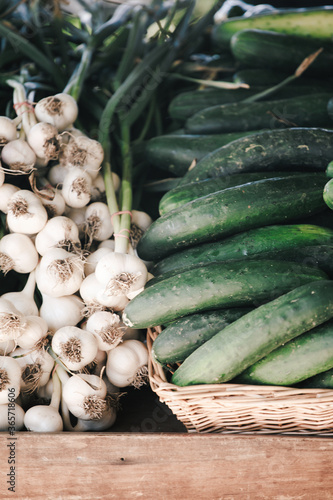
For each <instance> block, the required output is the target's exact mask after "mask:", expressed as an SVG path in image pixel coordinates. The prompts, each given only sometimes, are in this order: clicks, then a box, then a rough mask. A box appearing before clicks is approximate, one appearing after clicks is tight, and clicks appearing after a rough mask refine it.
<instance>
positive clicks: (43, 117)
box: [35, 93, 79, 132]
mask: <svg viewBox="0 0 333 500" xmlns="http://www.w3.org/2000/svg"><path fill="white" fill-rule="evenodd" d="M78 111H79V110H78V106H77V103H76V101H75V99H74V98H73V97H72V96H71V95H69V94H65V93H59V94H55V95H53V96H48V97H45V98H44V99H41V100H40V101H38V102H37V104H36V106H35V115H36V118H37V120H38V121H39V122H46V123H50V124H51V125H53V126H54V127H56V129H57V130H58V131H59V132H62V131H63V130H65V129H66V128H68V127H70V126H71V125H72V124H73V123H74V122H75V120H76V119H77V117H78Z"/></svg>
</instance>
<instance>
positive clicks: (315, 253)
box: [262, 244, 333, 279]
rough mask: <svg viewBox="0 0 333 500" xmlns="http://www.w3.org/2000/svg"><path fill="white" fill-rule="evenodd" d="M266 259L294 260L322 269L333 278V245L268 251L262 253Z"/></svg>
mask: <svg viewBox="0 0 333 500" xmlns="http://www.w3.org/2000/svg"><path fill="white" fill-rule="evenodd" d="M262 257H263V258H266V259H273V258H274V259H282V260H289V261H291V260H293V261H295V262H299V263H301V264H305V265H307V266H313V267H317V268H319V269H322V271H324V272H325V273H326V274H327V275H328V276H329V278H331V279H333V245H332V244H328V245H325V244H324V245H311V246H304V247H301V248H293V249H288V250H280V251H278V252H275V253H273V252H267V253H265V254H262Z"/></svg>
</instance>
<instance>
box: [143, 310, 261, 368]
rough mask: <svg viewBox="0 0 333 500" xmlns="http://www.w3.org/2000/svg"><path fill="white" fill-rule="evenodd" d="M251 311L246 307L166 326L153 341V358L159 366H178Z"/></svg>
mask: <svg viewBox="0 0 333 500" xmlns="http://www.w3.org/2000/svg"><path fill="white" fill-rule="evenodd" d="M250 310H251V309H250V308H247V307H234V308H232V309H219V310H216V311H206V312H202V313H198V314H191V315H190V316H186V317H185V318H180V319H177V320H175V321H173V322H172V323H170V324H169V325H167V326H166V328H165V329H164V330H163V331H162V333H160V334H159V336H158V337H157V338H156V340H155V341H154V343H153V348H152V357H153V359H154V360H155V361H157V362H158V363H160V364H162V365H167V364H172V363H181V362H182V361H184V359H185V358H187V356H189V355H190V354H191V353H192V352H193V351H195V349H197V348H198V347H199V346H200V345H202V344H203V343H204V342H207V340H209V339H210V338H211V337H213V335H215V333H217V332H219V331H220V330H222V329H223V328H225V327H226V326H228V325H230V323H232V322H233V321H236V319H238V318H240V317H241V316H244V314H246V313H248V312H249V311H250Z"/></svg>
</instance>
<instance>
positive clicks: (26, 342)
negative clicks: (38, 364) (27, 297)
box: [17, 316, 48, 349]
mask: <svg viewBox="0 0 333 500" xmlns="http://www.w3.org/2000/svg"><path fill="white" fill-rule="evenodd" d="M25 320H26V326H25V328H24V331H23V333H22V335H20V337H19V338H18V340H17V344H18V345H19V346H20V347H23V349H32V348H34V347H35V346H36V344H38V342H39V341H41V340H42V339H44V338H45V337H46V335H47V332H48V325H47V323H46V321H45V319H43V318H41V317H40V316H26V318H25Z"/></svg>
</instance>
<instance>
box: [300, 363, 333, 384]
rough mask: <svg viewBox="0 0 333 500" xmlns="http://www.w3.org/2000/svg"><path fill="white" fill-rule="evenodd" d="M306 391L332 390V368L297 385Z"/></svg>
mask: <svg viewBox="0 0 333 500" xmlns="http://www.w3.org/2000/svg"><path fill="white" fill-rule="evenodd" d="M299 387H303V388H306V389H333V368H331V369H330V370H326V371H324V372H322V373H318V374H317V375H314V376H313V377H310V378H308V379H306V380H304V381H303V382H301V383H300V384H299Z"/></svg>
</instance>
